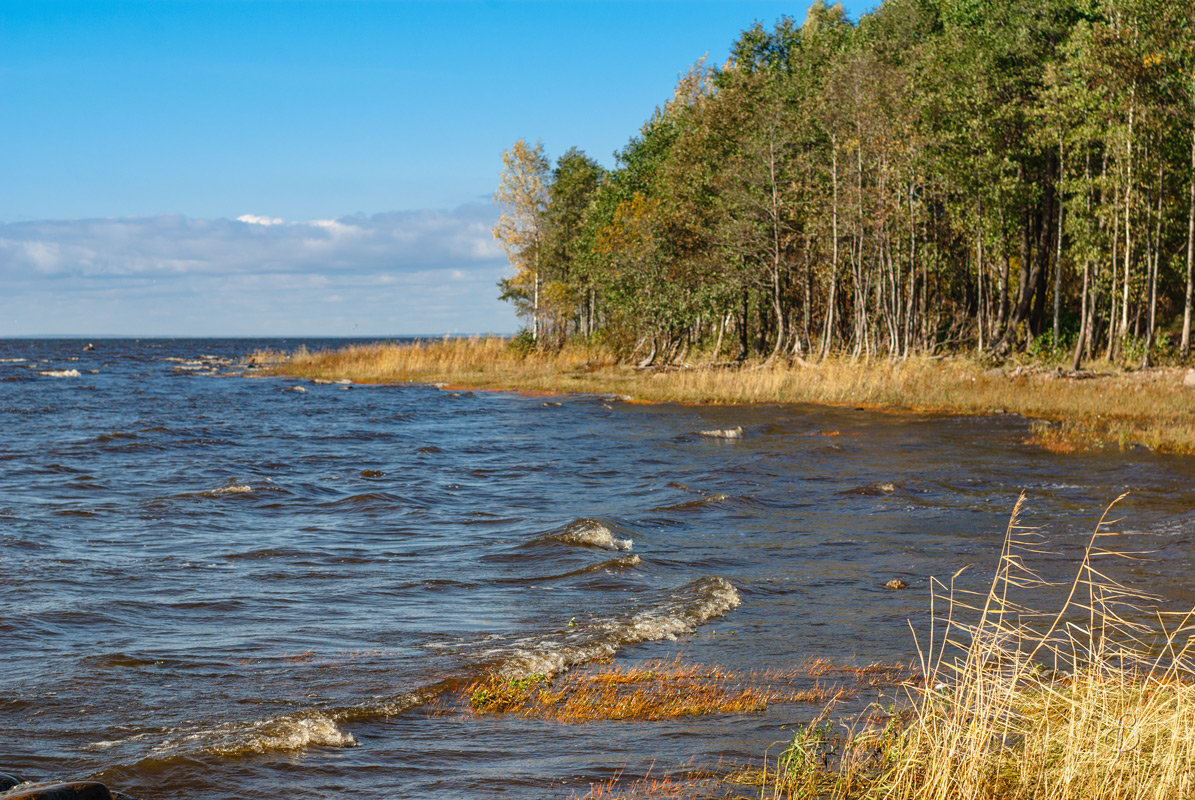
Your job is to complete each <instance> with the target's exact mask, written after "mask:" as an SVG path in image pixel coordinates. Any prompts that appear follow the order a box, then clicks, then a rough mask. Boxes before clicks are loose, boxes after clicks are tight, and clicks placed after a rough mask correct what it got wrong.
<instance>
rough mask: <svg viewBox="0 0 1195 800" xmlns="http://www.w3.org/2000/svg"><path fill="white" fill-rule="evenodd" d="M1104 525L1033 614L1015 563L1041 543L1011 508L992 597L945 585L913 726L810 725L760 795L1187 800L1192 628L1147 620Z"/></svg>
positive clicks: (910, 716)
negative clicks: (1113, 562) (1118, 569)
mask: <svg viewBox="0 0 1195 800" xmlns="http://www.w3.org/2000/svg"><path fill="white" fill-rule="evenodd" d="M1017 508H1018V510H1019V508H1020V503H1018V505H1017ZM1106 516H1107V515H1106V514H1105V519H1101V521H1100V524H1099V525H1098V526H1097V528H1096V530H1095V533H1094V534H1093V536H1092V537H1091V540H1090V542H1089V544H1088V546H1087V548H1086V551H1085V554H1084V556H1083V558H1082V560H1081V563H1080V566H1079V569H1078V571H1077V574H1076V576H1075V578H1074V580H1073V582H1072V583H1071V584H1070V585H1069V586H1062V587H1056V588H1058V589H1060V591H1061V593H1062V594H1064V595H1066V600H1065V601H1064V602H1063V603H1062V605H1061V608H1060V609H1059V610H1058V611H1057V612H1054V613H1050V614H1040V613H1038V612H1036V611H1035V610H1034V609H1032V608H1031V607H1029V606H1027V605H1024V604H1023V603H1022V602H1020V601H1019V600H1018V599H1017V598H1018V597H1025V596H1029V597H1033V596H1040V593H1041V592H1042V591H1043V590H1045V588H1046V585H1045V584H1044V582H1043V581H1042V580H1041V579H1040V578H1039V577H1038V576H1037V575H1036V574H1034V573H1033V571H1032V570H1030V569H1029V568H1028V567H1027V566H1026V561H1025V556H1026V555H1027V554H1032V553H1035V552H1040V547H1041V542H1040V540H1039V539H1038V537H1037V536H1036V535H1035V533H1034V532H1033V531H1032V530H1030V529H1027V528H1024V527H1022V526H1021V525H1020V524H1019V523H1018V522H1017V515H1016V512H1014V515H1013V520H1012V522H1011V524H1010V526H1009V529H1008V533H1007V536H1006V538H1005V546H1004V552H1003V554H1002V556H1001V559H1000V565H999V567H998V569H997V572H996V575H995V577H994V579H993V581H992V584H991V586H990V589H989V591H988V592H987V594H986V595H981V596H977V597H972V596H968V595H966V594H964V593H961V592H956V591H955V590H954V588H953V580H952V582H951V586H942V587H940V589H941V592H940V594H939V599H942V600H945V601H946V606H945V616H944V618H943V619H940V620H938V622H939V623H940V624H941V627H940V629H939V630H938V631H937V632H936V633H935V634H934V635H933V636H932V641H931V642H930V643H929V644H928V646H927V648H926V650H925V651H924V653H923V662H924V665H925V671H926V675H927V680H926V682H925V684H924V685H923V687H921V688H920V689H917V690H913V691H912V692H911V694H912V698H913V703H912V706H911V708H910V709H909V710H908V713H907V715H906V716H905V717H904V718H902V717H901V716H899V715H897V716H892V717H890V718H888V719H887V720H886V724H884V725H882V726H879V725H868V724H864V726H863V727H862V728H861V729H859V730H856V731H855V732H853V733H852V734H851V735H849V736H845V737H842V736H837V735H835V734H834V733H833V731H831V730H829V729H827V728H826V727H824V726H818V725H813V726H810V727H809V728H807V729H805V730H803V731H802V732H800V733H798V735H797V736H796V737H795V738H794V740H793V743H792V745H791V746H789V748H788V749H787V750H786V751H785V752H784V754H783V755H781V756H780V757H779V758H778V759H777V760H776V762H774V763H773V765H772V767H771V768H770V769H768V770H766V775H765V780H764V786H765V795H764V796H771V797H773V798H798V797H799V798H806V797H834V798H848V797H869V798H870V797H876V798H879V797H883V798H897V799H900V800H904V799H906V798H907V799H910V800H911V799H912V798H916V799H917V800H931V799H932V800H955V798H964V799H972V798H973V799H974V800H998V799H1001V798H1018V799H1023V800H1037V799H1038V798H1040V799H1041V800H1047V798H1048V800H1071V799H1072V798H1073V800H1105V799H1106V800H1121V799H1122V798H1156V799H1157V800H1163V798H1184V797H1192V796H1193V793H1195V768H1193V766H1192V765H1193V764H1195V659H1193V658H1192V653H1191V650H1190V648H1191V633H1192V631H1193V630H1195V626H1192V625H1191V624H1190V621H1191V613H1190V612H1184V613H1181V614H1177V615H1174V614H1167V613H1165V612H1161V611H1155V612H1154V613H1153V615H1152V617H1150V616H1149V615H1148V614H1146V609H1147V608H1148V607H1150V606H1152V605H1153V604H1155V603H1156V602H1157V598H1154V597H1151V596H1149V595H1148V594H1145V593H1143V592H1140V591H1137V590H1135V589H1132V588H1130V587H1127V586H1125V585H1123V584H1121V583H1119V582H1117V581H1116V580H1114V579H1112V578H1111V577H1109V576H1108V572H1107V570H1105V569H1104V567H1103V566H1102V565H1103V563H1105V562H1106V561H1108V560H1109V559H1113V558H1117V557H1127V558H1132V557H1134V554H1133V552H1132V549H1133V546H1132V545H1131V544H1126V543H1125V542H1124V541H1123V540H1121V539H1118V538H1117V537H1118V534H1116V533H1115V532H1113V531H1112V530H1110V529H1109V527H1108V524H1107V522H1106ZM956 577H957V576H956ZM964 616H970V617H973V618H974V620H975V621H973V622H964V621H963V619H962V618H963V617H964ZM1151 619H1152V621H1151Z"/></svg>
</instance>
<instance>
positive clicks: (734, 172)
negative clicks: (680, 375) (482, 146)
mask: <svg viewBox="0 0 1195 800" xmlns="http://www.w3.org/2000/svg"><path fill="white" fill-rule="evenodd" d="M1193 75H1195V11H1193V10H1192V7H1191V6H1190V4H1187V3H1179V2H1174V1H1173V0H1117V2H1116V3H1112V2H1110V0H1042V2H1038V3H1003V4H1001V3H991V2H987V0H885V2H883V3H882V4H881V5H880V6H879V7H878V8H876V9H875V10H874V11H872V12H870V13H868V14H865V15H863V17H861V18H860V19H859V21H858V23H857V24H854V23H852V21H851V20H850V19H849V18H847V16H846V15H845V13H844V12H843V9H842V7H841V5H839V4H833V5H827V4H825V3H824V2H821V1H820V0H819V2H815V3H814V4H813V5H812V6H811V7H810V8H809V11H808V13H807V15H806V17H805V19H804V20H803V21H802V22H801V23H800V24H798V23H797V22H796V21H795V20H794V19H792V18H791V17H781V18H780V19H779V20H778V21H776V22H775V24H774V25H771V26H767V25H765V24H764V23H760V22H757V23H755V24H754V25H752V26H751V27H749V28H747V29H745V30H744V31H743V32H742V33H741V34H740V36H739V37H738V39H737V40H736V41H735V42H734V43H733V44H732V46H731V51H730V58H729V60H728V61H727V62H726V63H725V64H724V65H721V66H720V67H717V68H709V67H707V66H706V65H705V64H704V62H703V61H698V62H697V63H696V64H695V65H694V66H693V68H691V69H690V70H689V71H688V72H686V73H685V74H684V75H682V76H681V78H680V80H679V81H678V84H677V87H676V90H675V92H674V94H673V96H672V98H670V99H669V100H667V101H666V102H664V103H663V104H661V105H660V106H658V107H657V108H656V109H655V111H654V112H653V113H652V114H651V115H650V116H649V117H648V119H647V120H646V121H645V122H644V124H643V126H642V127H641V129H640V130H639V131H638V133H637V134H636V135H635V136H633V137H632V138H631V139H630V140H629V141H628V142H627V144H626V146H625V147H624V148H623V149H622V150H621V151H619V152H618V153H617V167H616V168H615V169H614V170H612V171H610V172H606V171H605V170H603V169H602V168H601V167H600V166H599V165H598V164H597V163H596V162H595V161H593V160H592V159H591V158H589V157H588V156H586V155H585V154H584V153H581V152H580V151H579V150H576V149H575V148H574V149H571V150H569V151H567V152H566V153H565V154H564V155H563V156H561V157H560V159H559V160H558V161H557V162H556V165H555V167H554V168H551V167H550V163H549V162H548V160H547V158H546V156H545V155H544V154H543V150H542V147H539V146H537V147H536V148H529V147H527V146H526V144H525V143H518V144H519V145H521V148H522V149H521V150H518V149H517V148H516V150H517V152H516V151H512V157H513V156H518V157H517V158H513V160H512V159H511V158H508V160H507V162H506V166H507V169H506V171H505V172H504V177H503V190H501V191H506V190H508V189H509V188H510V186H511V185H512V184H511V181H510V180H509V177H510V175H511V174H513V173H517V174H520V175H522V174H524V173H525V174H528V175H533V176H538V177H537V180H539V183H538V184H536V185H537V186H538V188H537V190H536V191H535V192H532V193H530V194H527V195H526V197H528V198H530V199H528V200H526V201H524V202H522V203H521V206H520V205H519V204H515V207H521V208H523V209H524V210H527V211H528V213H527V214H524V215H523V216H522V217H519V219H520V220H523V222H520V223H519V224H516V225H513V226H510V225H508V226H507V227H505V228H500V230H496V233H499V238H502V239H503V241H504V243H507V244H508V252H509V253H510V255H511V260H512V263H513V264H514V265H515V267H516V273H515V275H514V276H513V277H511V278H508V279H507V280H506V281H504V282H503V284H502V291H503V298H504V299H508V300H510V301H512V302H514V303H515V304H516V307H517V308H518V309H519V310H520V313H522V314H524V315H525V316H528V317H530V318H531V321H532V325H531V328H532V331H533V335H535V334H539V333H541V332H542V331H547V332H551V333H552V334H553V335H555V336H556V337H557V339H558V340H560V339H563V338H564V337H565V336H584V337H597V338H600V339H604V340H606V341H611V342H615V343H617V349H618V350H619V351H620V352H622V353H624V354H625V355H626V356H628V357H630V356H631V355H632V354H635V355H636V357H637V358H638V357H642V356H643V355H644V353H650V354H653V355H649V356H648V357H647V359H646V360H651V359H652V358H655V359H656V360H664V361H668V360H673V361H675V360H681V359H683V357H684V354H686V353H689V352H690V351H691V349H692V350H693V351H696V350H699V349H705V350H707V351H713V350H714V347H713V345H714V344H715V343H716V342H717V343H720V345H721V346H720V347H719V348H718V349H719V351H720V352H724V351H725V350H726V349H727V347H731V348H734V350H737V351H738V353H739V354H740V356H748V355H751V354H760V355H763V354H772V355H779V354H781V353H783V352H785V351H787V352H789V353H791V354H793V355H796V356H802V355H803V354H808V353H811V352H822V353H825V352H828V351H830V350H831V349H834V348H842V349H846V350H848V351H849V352H851V353H852V354H854V355H863V356H868V357H870V356H888V357H905V356H907V355H909V354H910V353H911V352H917V351H921V352H928V353H936V352H940V351H941V350H944V349H946V350H950V349H958V350H961V349H968V350H969V349H974V348H975V347H976V346H979V345H982V347H984V348H987V349H989V350H991V351H993V352H995V353H1004V352H1005V351H1006V350H1007V349H1009V348H1014V349H1019V348H1022V347H1026V346H1029V348H1030V350H1031V352H1032V354H1033V355H1034V356H1038V357H1043V358H1047V359H1053V360H1059V361H1061V360H1063V359H1064V357H1066V355H1067V351H1068V350H1069V349H1070V346H1071V344H1072V343H1073V341H1074V337H1076V336H1077V334H1078V331H1079V329H1080V327H1081V322H1082V321H1081V320H1079V316H1080V314H1081V312H1082V311H1083V309H1084V308H1086V309H1088V313H1089V314H1091V309H1095V310H1096V312H1097V313H1096V315H1095V316H1093V317H1092V323H1093V326H1094V329H1095V337H1096V340H1095V341H1093V342H1092V353H1093V354H1094V352H1095V351H1099V350H1100V349H1101V348H1106V347H1108V345H1109V343H1111V344H1112V345H1113V346H1112V347H1111V348H1110V350H1111V351H1112V352H1120V353H1121V357H1122V358H1126V359H1133V358H1135V357H1137V356H1138V355H1143V353H1141V354H1137V353H1134V351H1133V348H1132V346H1131V345H1130V346H1126V347H1119V345H1118V344H1117V343H1119V342H1121V341H1122V340H1124V339H1125V334H1126V327H1127V328H1128V329H1131V330H1132V331H1140V330H1142V329H1143V328H1145V329H1146V330H1147V333H1148V328H1149V326H1151V325H1156V326H1157V329H1158V330H1165V329H1167V328H1171V327H1173V326H1174V321H1175V320H1176V319H1178V318H1180V317H1181V315H1182V312H1183V304H1184V302H1185V298H1184V290H1185V283H1186V272H1187V270H1188V269H1189V266H1188V265H1187V263H1186V252H1187V247H1186V245H1187V237H1188V233H1187V213H1188V210H1189V208H1190V200H1189V197H1190V191H1189V190H1190V186H1191V182H1192V180H1195V176H1193V174H1192V173H1193V171H1195V164H1193V163H1192V156H1191V150H1190V145H1191V138H1192V132H1193V128H1195V78H1193V77H1192V76H1193ZM515 167H519V169H514V168H515ZM532 183H534V181H532ZM509 194H510V193H509V192H507V195H504V197H505V196H508V195H509ZM509 207H510V204H508V208H509ZM527 220H534V224H529V223H528V222H527ZM527 232H533V233H534V236H528V235H523V234H525V233H527ZM512 244H513V247H512V246H509V245H512ZM1154 264H1158V265H1160V267H1159V268H1158V269H1157V273H1158V275H1157V286H1156V289H1157V291H1156V295H1157V297H1158V298H1159V301H1158V304H1157V306H1156V309H1157V312H1156V315H1151V314H1149V313H1148V307H1149V303H1150V292H1149V288H1150V281H1149V280H1147V278H1148V276H1149V275H1150V273H1151V271H1152V270H1153V269H1154V267H1153V265H1154ZM1085 274H1086V276H1087V281H1086V282H1085V281H1084V275H1085ZM1126 282H1127V283H1128V285H1129V290H1128V291H1127V292H1126V291H1125V289H1124V286H1125V283H1126ZM1055 284H1057V285H1058V287H1059V289H1058V292H1057V294H1058V300H1059V302H1060V306H1061V309H1060V311H1061V314H1060V316H1061V317H1062V318H1063V319H1065V320H1067V322H1066V323H1065V324H1064V326H1063V327H1064V329H1065V330H1066V335H1065V336H1063V337H1061V341H1059V342H1054V341H1053V335H1052V330H1053V313H1052V312H1053V308H1052V305H1053V299H1054V295H1055V290H1054V286H1055ZM1085 287H1086V288H1085ZM1146 338H1149V337H1148V335H1147V337H1146ZM1154 338H1155V339H1156V338H1157V337H1154ZM1029 343H1032V344H1029ZM1118 347H1119V350H1118ZM734 350H732V352H734Z"/></svg>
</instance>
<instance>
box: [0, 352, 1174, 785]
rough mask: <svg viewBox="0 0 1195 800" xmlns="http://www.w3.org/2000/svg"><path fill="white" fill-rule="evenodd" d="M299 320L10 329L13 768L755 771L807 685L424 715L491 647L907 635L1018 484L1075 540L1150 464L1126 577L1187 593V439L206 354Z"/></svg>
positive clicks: (983, 549)
mask: <svg viewBox="0 0 1195 800" xmlns="http://www.w3.org/2000/svg"><path fill="white" fill-rule="evenodd" d="M299 343H300V342H299V341H290V342H284V343H283V342H255V341H244V340H227V341H223V340H141V341H112V340H105V341H101V342H99V343H98V348H97V349H96V350H95V351H94V352H86V353H85V352H81V349H82V346H83V344H84V343H83V342H79V341H75V340H68V341H21V340H13V341H0V358H3V359H5V360H4V361H3V362H0V423H2V425H3V428H2V429H3V432H4V433H3V437H2V438H0V569H2V576H3V577H2V578H0V641H2V642H3V647H2V649H0V768H5V767H6V768H8V769H9V770H11V771H13V772H16V773H18V774H23V775H24V776H25V777H29V778H37V779H58V778H63V779H65V778H74V777H81V776H97V777H99V778H100V779H102V780H104V781H105V782H107V783H109V785H111V786H113V787H115V788H119V789H122V790H124V791H126V792H128V793H129V794H132V795H134V796H136V797H138V798H142V799H143V800H154V799H155V798H159V799H161V800H165V799H166V798H192V797H204V798H216V799H217V800H218V799H220V798H229V799H231V798H239V799H241V800H248V798H275V797H281V796H285V797H291V798H330V797H416V796H417V797H422V798H460V797H465V798H468V797H478V798H480V797H491V796H493V795H496V794H501V795H503V796H507V797H517V798H537V797H565V796H568V795H569V793H570V792H574V791H576V792H578V793H584V792H585V791H586V790H587V788H588V787H589V785H590V783H591V782H594V781H601V780H606V779H608V778H610V777H611V776H612V775H614V774H616V773H620V772H621V774H623V775H624V776H626V777H634V776H636V775H643V774H645V773H647V772H648V770H649V769H655V770H656V774H659V772H660V771H661V770H662V769H666V768H667V767H668V766H670V765H679V764H686V763H689V764H693V765H696V766H698V767H701V766H703V765H708V766H713V765H717V764H719V763H721V764H730V763H744V762H747V761H749V760H751V759H757V758H758V757H759V756H760V755H761V754H762V753H763V752H764V750H765V749H766V748H767V747H768V746H769V745H770V744H772V743H773V742H776V741H778V740H780V739H784V738H786V737H787V736H789V735H790V734H789V733H788V732H787V731H788V727H790V726H792V725H793V724H797V723H800V722H802V721H803V720H808V719H809V718H810V717H811V716H812V715H813V714H814V713H816V711H817V709H815V708H813V707H808V708H806V707H801V706H780V707H776V708H774V709H773V710H770V711H769V712H767V713H766V714H761V715H754V716H752V715H742V716H713V717H706V718H696V719H693V718H690V719H685V720H681V721H672V722H656V723H627V722H623V723H615V722H605V723H590V724H579V725H577V724H574V725H565V724H559V723H555V722H547V721H543V720H534V719H523V718H517V717H506V716H484V717H475V716H472V715H470V714H468V713H465V712H463V711H460V712H451V713H432V711H431V708H432V707H433V706H435V705H436V702H438V701H433V699H434V698H435V697H436V695H437V693H438V692H440V691H441V690H442V689H443V688H444V687H445V686H450V685H452V682H453V681H459V680H460V679H462V678H467V677H468V676H470V675H476V674H478V673H479V671H481V670H484V669H487V668H489V669H499V670H505V671H507V672H509V673H511V674H517V673H522V672H549V671H553V670H559V669H562V668H565V667H569V666H573V665H577V664H581V663H584V662H586V661H589V660H591V659H595V658H600V657H608V656H614V657H615V659H616V660H617V661H620V662H630V661H635V660H640V659H649V658H661V657H663V658H672V657H674V656H677V655H678V654H679V655H680V656H681V657H682V658H684V659H686V660H693V661H697V662H701V663H710V664H720V665H724V666H727V667H730V668H734V669H741V670H750V669H756V668H760V667H765V666H780V667H784V666H790V665H795V664H798V663H801V662H803V661H805V660H807V659H809V658H812V657H816V656H822V657H827V658H830V659H832V660H835V661H839V662H843V663H848V662H852V661H854V662H859V661H869V660H873V659H876V660H884V661H896V662H902V661H903V662H908V661H909V660H910V659H912V658H913V657H914V655H915V649H914V639H913V634H912V633H911V632H910V630H909V622H908V620H912V621H913V624H914V627H917V628H918V629H921V628H923V627H924V625H925V620H926V607H927V592H928V578H929V576H930V575H938V576H949V575H950V574H951V573H953V572H954V571H955V570H957V569H958V568H960V567H962V566H964V565H966V564H972V563H973V564H975V565H976V568H975V569H974V570H973V571H971V572H968V573H965V574H964V578H963V579H962V580H963V582H964V584H966V585H974V586H980V585H982V584H983V583H984V582H985V581H986V579H987V577H986V576H987V574H988V573H989V570H990V567H991V565H992V564H993V562H994V559H995V557H996V555H997V554H998V552H999V546H1000V541H1001V537H1002V535H1003V531H1004V527H1005V525H1006V523H1007V520H1008V514H1009V512H1010V510H1011V508H1012V506H1013V503H1014V502H1015V500H1016V497H1017V494H1018V493H1019V492H1020V491H1021V490H1026V491H1027V492H1028V495H1029V503H1028V506H1027V512H1026V516H1025V520H1026V522H1028V523H1030V524H1038V525H1040V526H1042V528H1043V533H1044V534H1045V535H1046V536H1047V537H1048V538H1050V539H1051V540H1052V541H1053V542H1054V543H1055V544H1056V545H1057V546H1058V547H1059V548H1061V549H1063V550H1067V549H1070V550H1072V551H1073V548H1074V547H1075V546H1077V545H1078V544H1080V543H1081V542H1083V541H1084V540H1085V539H1086V537H1087V535H1088V534H1089V532H1090V531H1091V528H1092V526H1093V525H1094V523H1095V521H1096V520H1097V519H1098V517H1099V514H1100V513H1101V511H1102V510H1103V508H1104V506H1105V505H1106V504H1107V503H1108V502H1109V501H1111V500H1112V499H1113V498H1115V497H1116V496H1117V495H1118V494H1120V493H1121V492H1122V491H1125V490H1126V489H1127V490H1130V491H1131V492H1132V494H1131V495H1130V497H1129V498H1128V499H1127V500H1126V501H1124V503H1123V504H1122V505H1121V506H1120V509H1119V516H1122V517H1123V518H1124V519H1125V522H1124V523H1123V526H1124V527H1127V528H1129V529H1132V530H1139V531H1146V532H1151V533H1154V534H1156V536H1155V537H1154V542H1153V544H1154V546H1155V547H1156V549H1157V550H1158V554H1157V555H1155V556H1153V557H1151V559H1150V560H1148V561H1145V562H1138V563H1132V564H1129V565H1128V566H1127V570H1128V573H1129V575H1128V577H1130V578H1133V577H1136V578H1138V579H1143V580H1147V581H1148V582H1149V585H1150V586H1151V587H1152V588H1153V589H1155V590H1156V591H1158V592H1160V593H1162V594H1164V595H1166V596H1168V597H1170V598H1172V599H1174V600H1176V601H1177V602H1178V603H1179V604H1180V605H1181V604H1187V605H1190V604H1192V603H1195V592H1193V591H1192V589H1191V586H1190V582H1189V576H1190V574H1191V572H1192V566H1193V565H1195V559H1193V552H1192V539H1193V537H1195V488H1193V487H1195V460H1192V459H1190V458H1178V457H1165V456H1158V455H1153V454H1149V453H1144V452H1140V453H1130V454H1120V453H1116V454H1103V455H1092V456H1056V455H1051V454H1049V453H1044V452H1041V451H1039V450H1037V449H1034V448H1032V447H1030V446H1028V445H1025V444H1024V443H1023V439H1024V438H1025V436H1026V434H1027V431H1028V423H1027V422H1026V421H1025V420H1023V419H1020V418H1017V417H1011V416H1008V417H995V418H983V419H976V418H965V417H933V416H914V415H906V414H879V413H871V412H863V411H856V410H853V409H826V408H818V407H811V406H789V407H768V406H765V407H755V408H726V407H722V408H704V407H680V406H649V405H636V404H632V403H626V402H621V401H618V400H613V399H609V398H601V397H568V398H549V399H545V398H542V397H526V396H520V395H518V394H506V393H480V392H479V393H476V394H469V393H454V392H446V391H441V390H438V389H436V388H434V387H429V386H375V387H364V386H353V387H351V388H347V389H346V388H344V387H342V386H339V385H322V384H313V383H310V382H303V383H302V384H299V383H297V382H296V381H286V380H278V379H261V378H242V377H220V376H219V375H218V374H213V373H220V372H225V371H227V370H228V369H229V367H228V366H227V365H226V364H224V363H222V362H223V361H224V360H228V361H236V360H238V359H240V358H241V357H242V356H243V355H244V354H246V353H247V352H249V351H251V350H253V349H254V348H256V347H259V346H275V347H277V346H283V347H293V346H297V345H298V344H299ZM308 344H309V346H320V344H321V343H320V342H308ZM200 356H208V358H204V359H200V358H199V357H200ZM72 370H74V371H77V372H78V374H77V375H76V374H74V373H72V372H69V371H72ZM56 371H58V372H60V373H61V372H62V371H67V372H66V374H59V375H53V374H48V373H53V372H56ZM298 385H301V386H302V388H304V389H305V390H306V391H303V392H300V391H294V390H292V389H293V387H295V386H298ZM557 402H558V403H559V405H557V404H556V403H557ZM738 426H742V428H743V436H742V437H741V438H737V439H722V438H714V437H709V436H702V435H700V432H701V431H708V430H719V429H721V430H725V429H731V428H735V427H738ZM826 434H833V435H826ZM1039 566H1040V568H1041V569H1042V570H1043V571H1044V572H1045V573H1046V574H1047V576H1053V577H1065V576H1066V575H1067V573H1068V571H1069V566H1068V564H1067V561H1066V559H1065V558H1064V557H1043V560H1042V562H1041V564H1040V565H1039ZM1121 574H1123V572H1122V573H1121ZM893 577H900V578H903V579H904V580H906V581H908V582H909V583H910V584H911V585H912V587H911V589H910V590H908V591H903V592H893V591H888V590H885V589H883V588H882V584H883V583H884V582H885V581H886V580H888V579H890V578H893ZM968 582H969V583H968ZM429 701H433V702H432V703H431V705H429ZM653 765H654V766H653Z"/></svg>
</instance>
